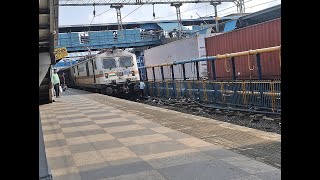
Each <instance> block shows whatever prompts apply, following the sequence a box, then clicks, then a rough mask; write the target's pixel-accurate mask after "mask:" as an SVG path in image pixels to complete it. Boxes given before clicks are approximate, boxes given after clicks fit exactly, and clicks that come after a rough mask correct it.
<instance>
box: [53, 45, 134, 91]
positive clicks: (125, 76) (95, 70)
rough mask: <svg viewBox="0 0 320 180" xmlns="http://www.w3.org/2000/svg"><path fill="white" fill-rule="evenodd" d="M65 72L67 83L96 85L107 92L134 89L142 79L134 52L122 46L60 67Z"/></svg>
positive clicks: (69, 84) (88, 86)
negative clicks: (68, 65)
mask: <svg viewBox="0 0 320 180" xmlns="http://www.w3.org/2000/svg"><path fill="white" fill-rule="evenodd" d="M63 72H64V73H65V77H66V85H67V86H68V87H78V88H82V89H95V90H97V91H99V92H101V93H103V94H107V95H112V94H118V93H124V94H129V93H131V92H134V86H135V85H138V83H139V81H140V77H139V71H138V66H137V61H136V56H135V54H133V53H130V52H128V51H125V50H122V49H113V50H106V51H102V52H100V53H98V54H97V55H95V56H93V57H91V58H88V59H85V60H82V61H79V62H78V63H77V64H74V65H72V66H70V67H68V68H65V69H61V70H60V71H59V73H63Z"/></svg>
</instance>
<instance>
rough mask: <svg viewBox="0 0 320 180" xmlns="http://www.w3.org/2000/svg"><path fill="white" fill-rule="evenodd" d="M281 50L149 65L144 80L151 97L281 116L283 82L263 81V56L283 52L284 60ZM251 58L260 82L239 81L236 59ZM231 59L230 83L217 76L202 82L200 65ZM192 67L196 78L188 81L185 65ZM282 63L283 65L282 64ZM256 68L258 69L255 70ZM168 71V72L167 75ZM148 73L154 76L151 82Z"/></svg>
mask: <svg viewBox="0 0 320 180" xmlns="http://www.w3.org/2000/svg"><path fill="white" fill-rule="evenodd" d="M280 50H281V46H276V47H269V48H263V49H256V50H249V51H244V52H238V53H231V54H224V55H217V56H209V57H204V58H197V59H191V60H185V61H175V62H172V63H165V64H156V65H149V66H144V67H140V68H139V70H140V71H141V70H144V71H145V77H141V79H142V80H143V81H145V83H146V88H147V91H148V92H149V94H150V96H155V97H167V98H169V97H170V98H177V99H179V98H192V99H196V100H199V101H201V102H206V103H211V104H219V105H222V106H232V107H237V108H251V109H252V108H259V109H264V110H268V111H272V112H277V111H281V80H263V74H262V67H261V64H260V54H262V53H269V52H276V51H279V57H280ZM250 55H255V56H256V65H255V66H252V64H250V62H249V60H250V59H248V68H249V69H250V71H252V70H256V71H257V74H258V79H255V80H252V79H247V80H236V76H235V63H234V61H235V59H234V58H235V57H239V56H248V57H249V56H250ZM228 58H230V59H231V61H232V63H230V64H231V65H230V66H229V67H227V66H226V71H227V72H232V74H233V75H232V77H230V79H227V80H223V81H217V80H216V75H213V79H214V80H206V79H205V80H201V78H200V74H199V67H198V66H199V64H198V63H199V62H200V61H212V62H213V61H216V60H225V59H228ZM279 61H280V59H279ZM188 63H193V64H194V71H193V72H192V73H193V77H192V78H190V79H189V80H187V79H188V78H187V77H186V71H185V65H186V64H188ZM279 63H281V61H280V62H279ZM176 66H179V67H180V66H181V68H182V70H181V72H179V74H178V73H177V72H175V71H174V67H176ZM254 67H257V68H256V69H254ZM280 67H281V64H280ZM164 68H166V71H165V72H164ZM213 68H214V67H213ZM148 70H149V71H148ZM150 71H151V72H150ZM148 72H149V74H150V75H149V78H148ZM213 72H215V70H213ZM174 73H176V74H174ZM156 75H157V77H156Z"/></svg>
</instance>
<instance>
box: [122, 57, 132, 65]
mask: <svg viewBox="0 0 320 180" xmlns="http://www.w3.org/2000/svg"><path fill="white" fill-rule="evenodd" d="M119 64H120V67H131V66H133V63H132V57H120V59H119Z"/></svg>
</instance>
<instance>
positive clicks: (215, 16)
mask: <svg viewBox="0 0 320 180" xmlns="http://www.w3.org/2000/svg"><path fill="white" fill-rule="evenodd" d="M210 4H211V5H213V6H214V18H215V20H216V32H217V33H218V32H219V23H218V10H217V5H219V4H221V2H211V3H210Z"/></svg>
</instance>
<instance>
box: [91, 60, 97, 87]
mask: <svg viewBox="0 0 320 180" xmlns="http://www.w3.org/2000/svg"><path fill="white" fill-rule="evenodd" d="M91 64H92V72H93V83H96V74H95V73H94V70H95V69H97V66H96V62H95V61H93V59H91Z"/></svg>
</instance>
